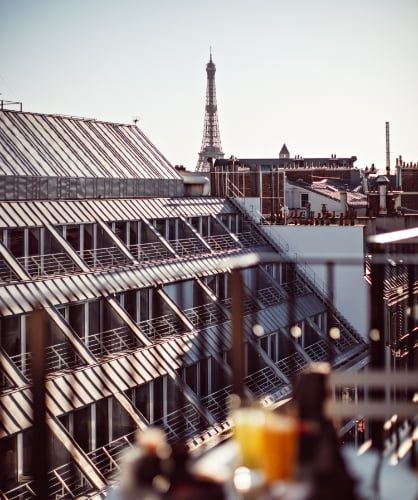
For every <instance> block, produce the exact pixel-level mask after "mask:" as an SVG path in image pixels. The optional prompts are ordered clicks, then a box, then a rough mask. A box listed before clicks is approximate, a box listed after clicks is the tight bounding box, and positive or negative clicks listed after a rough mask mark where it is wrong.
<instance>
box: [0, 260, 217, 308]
mask: <svg viewBox="0 0 418 500" xmlns="http://www.w3.org/2000/svg"><path fill="white" fill-rule="evenodd" d="M226 262H227V259H226V258H221V257H215V256H206V257H196V258H194V259H184V260H181V259H179V260H177V261H175V262H170V263H166V264H161V265H153V266H143V267H130V268H124V269H118V270H112V271H109V272H102V273H97V272H95V273H87V274H76V275H70V276H62V277H57V278H50V279H45V280H42V281H25V282H19V283H13V284H9V285H4V286H2V287H0V316H10V315H12V314H23V313H28V312H30V311H32V310H34V309H35V308H36V307H37V306H38V305H39V304H42V305H43V306H44V307H52V306H57V305H60V304H67V303H69V302H78V301H86V300H91V299H94V298H97V297H100V296H101V295H102V294H105V295H111V294H113V293H119V292H122V291H124V290H129V289H133V288H144V287H148V286H155V285H156V284H166V283H171V282H174V281H177V280H183V279H191V278H193V277H196V276H208V275H210V274H213V273H215V272H224V271H226V269H227V267H226Z"/></svg>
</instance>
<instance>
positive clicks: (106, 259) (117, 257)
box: [77, 247, 133, 269]
mask: <svg viewBox="0 0 418 500" xmlns="http://www.w3.org/2000/svg"><path fill="white" fill-rule="evenodd" d="M77 253H78V255H80V257H81V258H82V259H83V260H84V262H85V263H86V264H87V266H88V267H89V268H90V269H106V268H111V267H120V266H126V265H132V264H133V263H132V261H131V259H130V258H129V257H128V256H127V255H125V254H124V253H123V252H122V251H121V250H120V249H119V248H117V247H107V248H96V249H95V250H84V251H83V253H82V255H81V252H80V251H78V252H77Z"/></svg>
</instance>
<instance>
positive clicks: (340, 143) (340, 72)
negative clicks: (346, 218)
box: [0, 0, 418, 168]
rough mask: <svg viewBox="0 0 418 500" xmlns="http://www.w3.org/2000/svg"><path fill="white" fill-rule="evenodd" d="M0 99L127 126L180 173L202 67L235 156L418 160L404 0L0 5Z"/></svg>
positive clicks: (412, 19) (416, 29)
mask: <svg viewBox="0 0 418 500" xmlns="http://www.w3.org/2000/svg"><path fill="white" fill-rule="evenodd" d="M0 21H1V29H0V92H1V93H2V96H1V98H3V99H17V100H20V101H23V105H24V110H26V111H37V112H48V113H63V114H71V115H79V116H87V117H94V118H98V119H103V120H111V121H119V122H131V121H132V118H133V117H134V116H136V115H137V116H139V124H138V125H139V126H140V127H141V128H142V130H143V131H144V132H145V133H146V134H147V135H148V136H149V137H150V138H151V140H152V141H153V142H154V143H155V144H156V145H157V146H158V147H159V148H160V149H161V151H162V152H163V153H164V154H165V155H166V156H167V158H168V159H169V160H170V161H171V162H172V163H173V164H177V163H179V164H184V165H186V166H187V167H189V168H190V167H191V168H194V167H195V165H196V161H197V153H198V151H199V149H200V145H201V140H202V132H203V117H204V100H205V92H206V73H205V65H206V63H207V61H208V56H209V46H210V45H212V47H213V59H214V62H215V63H216V67H217V73H216V86H217V97H218V113H219V124H220V131H221V140H222V146H223V150H224V152H225V154H226V155H228V156H229V155H231V154H234V155H235V156H238V157H240V156H241V157H249V156H254V157H256V156H264V157H269V156H277V155H278V152H279V150H280V148H281V146H282V144H283V142H286V144H287V145H288V147H289V150H290V153H291V155H292V156H293V155H295V154H300V155H303V156H310V155H312V156H326V155H330V154H331V153H336V154H337V155H350V156H351V155H356V156H357V157H358V158H359V161H358V162H357V165H358V166H365V165H370V163H372V162H374V163H376V165H377V166H382V167H383V166H384V164H385V121H386V120H389V121H390V123H391V151H392V164H394V158H395V156H398V155H399V154H402V155H403V157H404V159H405V160H407V161H417V160H418V2H417V0H329V1H326V0H318V1H316V0H299V1H298V0H288V1H282V0H256V1H255V0H254V1H232V0H228V1H227V0H223V1H217V0H210V1H203V0H202V1H200V0H194V1H192V0H190V1H186V0H184V1H181V0H178V1H175V0H166V1H160V0H48V1H43V0H0Z"/></svg>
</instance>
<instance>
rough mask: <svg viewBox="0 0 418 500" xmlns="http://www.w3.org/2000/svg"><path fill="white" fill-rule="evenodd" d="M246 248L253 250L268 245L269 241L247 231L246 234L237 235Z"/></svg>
mask: <svg viewBox="0 0 418 500" xmlns="http://www.w3.org/2000/svg"><path fill="white" fill-rule="evenodd" d="M235 236H236V237H237V238H238V240H239V242H240V243H241V245H242V246H243V247H244V248H252V247H259V246H265V245H268V243H267V240H266V239H265V238H263V236H261V234H258V233H254V232H251V231H247V232H244V233H236V235H235Z"/></svg>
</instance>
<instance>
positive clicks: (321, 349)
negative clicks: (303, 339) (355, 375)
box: [305, 340, 330, 361]
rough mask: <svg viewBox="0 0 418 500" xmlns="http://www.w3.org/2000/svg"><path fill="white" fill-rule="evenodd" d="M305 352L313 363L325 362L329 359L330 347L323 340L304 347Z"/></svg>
mask: <svg viewBox="0 0 418 500" xmlns="http://www.w3.org/2000/svg"><path fill="white" fill-rule="evenodd" d="M305 352H306V354H307V355H308V356H309V357H310V358H311V359H312V360H313V361H327V360H328V359H329V357H330V346H329V345H328V344H327V343H326V342H325V340H318V342H315V343H313V344H311V345H310V346H308V347H305Z"/></svg>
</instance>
